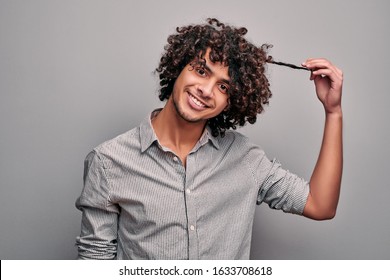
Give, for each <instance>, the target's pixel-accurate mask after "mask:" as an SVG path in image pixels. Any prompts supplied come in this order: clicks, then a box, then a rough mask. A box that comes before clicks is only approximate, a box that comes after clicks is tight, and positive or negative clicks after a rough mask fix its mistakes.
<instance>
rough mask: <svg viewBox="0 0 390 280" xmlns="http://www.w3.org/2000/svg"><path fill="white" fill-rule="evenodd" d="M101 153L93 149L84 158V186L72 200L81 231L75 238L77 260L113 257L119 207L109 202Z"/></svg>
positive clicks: (107, 185)
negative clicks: (79, 220)
mask: <svg viewBox="0 0 390 280" xmlns="http://www.w3.org/2000/svg"><path fill="white" fill-rule="evenodd" d="M109 195H110V193H109V182H108V180H107V177H106V174H105V169H104V164H103V161H102V159H101V155H100V154H99V153H98V152H96V151H93V152H91V153H89V154H88V155H87V157H86V159H85V161H84V187H83V190H82V193H81V195H80V197H79V198H78V199H77V201H76V207H77V209H79V210H80V211H82V219H81V234H80V236H78V237H77V238H76V245H77V247H78V259H114V258H115V257H116V251H117V222H118V214H119V207H118V205H116V204H113V203H110V201H109Z"/></svg>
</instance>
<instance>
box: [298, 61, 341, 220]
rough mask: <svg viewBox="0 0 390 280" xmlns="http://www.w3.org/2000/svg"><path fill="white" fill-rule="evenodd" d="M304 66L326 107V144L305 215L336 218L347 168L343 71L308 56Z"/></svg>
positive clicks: (317, 167)
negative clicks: (308, 71)
mask: <svg viewBox="0 0 390 280" xmlns="http://www.w3.org/2000/svg"><path fill="white" fill-rule="evenodd" d="M302 65H303V66H305V67H307V68H309V69H310V70H312V73H311V76H310V79H311V80H314V84H315V88H316V93H317V97H318V99H319V100H320V101H321V102H322V104H323V106H324V109H325V128H324V134H323V139H322V145H321V149H320V154H319V156H318V159H317V163H316V165H315V168H314V170H313V173H312V176H311V179H310V193H309V197H308V199H307V203H306V206H305V208H304V211H303V215H304V216H306V217H308V218H311V219H315V220H326V219H332V218H333V217H334V216H335V215H336V208H337V204H338V200H339V195H340V185H341V176H342V169H343V141H342V122H343V114H342V109H341V93H342V85H343V73H342V71H341V70H340V69H338V68H337V67H336V66H335V65H333V64H332V63H330V62H329V61H328V60H326V59H317V58H315V59H308V60H306V61H305V62H304V63H302Z"/></svg>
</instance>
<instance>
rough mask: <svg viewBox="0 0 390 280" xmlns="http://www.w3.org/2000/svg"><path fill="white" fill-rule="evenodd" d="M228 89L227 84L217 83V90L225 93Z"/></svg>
mask: <svg viewBox="0 0 390 280" xmlns="http://www.w3.org/2000/svg"><path fill="white" fill-rule="evenodd" d="M228 89H229V88H228V86H226V85H225V84H220V85H219V90H220V91H221V92H223V93H227V91H228Z"/></svg>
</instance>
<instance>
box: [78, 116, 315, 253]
mask: <svg viewBox="0 0 390 280" xmlns="http://www.w3.org/2000/svg"><path fill="white" fill-rule="evenodd" d="M308 193H309V186H308V183H307V182H306V181H304V180H303V179H301V178H299V177H297V176H296V175H294V174H291V173H290V172H288V171H285V170H284V169H282V168H281V166H280V164H279V163H278V162H277V161H275V160H274V161H270V160H268V159H267V157H266V156H265V154H264V152H263V150H262V149H261V148H259V147H258V146H256V145H253V144H251V143H250V142H249V141H248V139H247V138H246V137H245V136H243V135H241V134H239V133H237V132H233V131H228V132H227V133H226V135H225V137H223V138H221V137H213V136H212V135H211V133H210V131H209V129H206V130H205V132H204V133H203V135H202V137H201V139H200V140H199V142H198V143H197V145H196V146H195V147H194V148H193V150H192V151H191V152H190V154H189V155H188V157H187V165H186V168H184V166H183V165H182V163H181V162H180V159H179V158H178V157H177V156H175V154H174V153H172V152H171V151H170V150H169V149H166V148H164V147H161V145H160V144H159V142H158V140H157V138H156V135H155V133H154V131H153V129H152V126H151V121H150V116H148V117H147V118H146V119H145V121H144V122H142V123H141V125H140V126H139V127H137V128H134V129H132V130H130V131H128V132H126V133H124V134H122V135H120V136H118V137H116V138H114V139H112V140H110V141H107V142H105V143H103V144H101V145H100V146H98V147H97V148H95V149H94V150H93V151H92V152H91V153H90V154H89V155H88V156H87V157H86V160H85V169H84V188H83V191H82V193H81V196H80V197H79V198H78V200H77V202H76V207H77V208H78V209H80V210H81V211H82V225H81V234H80V236H78V237H77V240H76V244H77V246H78V252H79V255H78V256H79V258H80V259H87V258H88V259H248V258H249V253H250V242H251V235H252V224H253V218H254V213H255V206H256V203H257V204H260V203H262V202H266V203H268V204H269V206H270V207H271V208H274V209H281V210H283V211H285V212H291V213H295V214H302V212H303V208H304V205H305V203H306V199H307V196H308Z"/></svg>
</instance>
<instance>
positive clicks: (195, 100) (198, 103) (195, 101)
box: [190, 94, 206, 107]
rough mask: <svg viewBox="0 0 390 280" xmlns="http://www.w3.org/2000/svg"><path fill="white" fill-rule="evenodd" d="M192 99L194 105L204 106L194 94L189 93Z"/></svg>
mask: <svg viewBox="0 0 390 280" xmlns="http://www.w3.org/2000/svg"><path fill="white" fill-rule="evenodd" d="M190 97H191V99H192V101H194V103H195V104H196V105H198V106H199V107H206V106H205V105H204V104H203V103H202V102H200V101H199V100H198V99H196V98H195V96H193V95H192V94H191V95H190Z"/></svg>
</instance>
